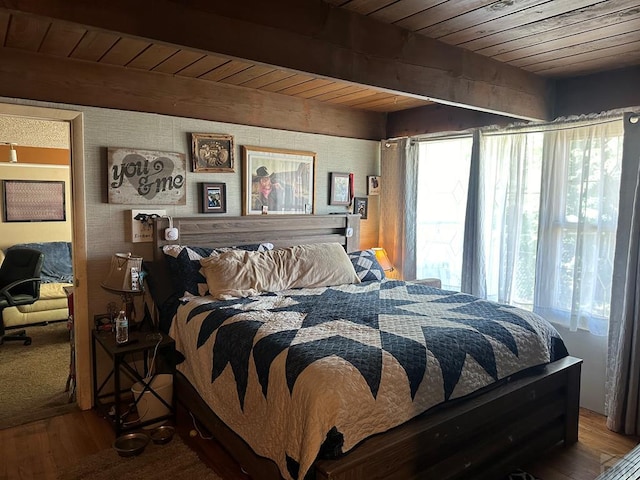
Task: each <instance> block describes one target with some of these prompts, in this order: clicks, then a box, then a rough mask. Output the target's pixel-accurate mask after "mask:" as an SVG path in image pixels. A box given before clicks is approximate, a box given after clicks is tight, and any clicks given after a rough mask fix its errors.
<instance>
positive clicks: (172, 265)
mask: <svg viewBox="0 0 640 480" xmlns="http://www.w3.org/2000/svg"><path fill="white" fill-rule="evenodd" d="M229 250H248V251H257V252H264V251H266V250H273V245H272V244H271V243H260V244H256V245H240V246H237V247H223V248H209V247H194V246H182V245H165V246H164V247H162V251H163V252H164V258H165V260H166V261H167V268H168V269H169V274H170V275H171V278H172V280H173V286H174V288H175V289H176V292H178V293H179V294H180V295H187V294H191V295H195V296H204V295H206V294H207V293H208V291H209V288H208V287H207V279H206V278H204V275H202V274H201V273H200V268H201V265H200V259H201V258H206V257H210V256H211V255H218V254H219V253H222V252H226V251H229Z"/></svg>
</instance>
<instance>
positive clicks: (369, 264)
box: [347, 250, 386, 282]
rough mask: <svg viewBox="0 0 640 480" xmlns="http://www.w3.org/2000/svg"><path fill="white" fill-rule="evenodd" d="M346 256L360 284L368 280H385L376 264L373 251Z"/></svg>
mask: <svg viewBox="0 0 640 480" xmlns="http://www.w3.org/2000/svg"><path fill="white" fill-rule="evenodd" d="M347 255H349V259H350V260H351V263H352V264H353V268H354V269H355V271H356V274H357V275H358V278H359V279H360V281H361V282H368V281H370V280H377V281H380V280H382V279H383V278H386V275H385V274H384V269H383V268H382V266H381V265H380V263H378V259H377V258H376V254H375V252H374V251H373V250H358V251H357V252H351V253H348V254H347Z"/></svg>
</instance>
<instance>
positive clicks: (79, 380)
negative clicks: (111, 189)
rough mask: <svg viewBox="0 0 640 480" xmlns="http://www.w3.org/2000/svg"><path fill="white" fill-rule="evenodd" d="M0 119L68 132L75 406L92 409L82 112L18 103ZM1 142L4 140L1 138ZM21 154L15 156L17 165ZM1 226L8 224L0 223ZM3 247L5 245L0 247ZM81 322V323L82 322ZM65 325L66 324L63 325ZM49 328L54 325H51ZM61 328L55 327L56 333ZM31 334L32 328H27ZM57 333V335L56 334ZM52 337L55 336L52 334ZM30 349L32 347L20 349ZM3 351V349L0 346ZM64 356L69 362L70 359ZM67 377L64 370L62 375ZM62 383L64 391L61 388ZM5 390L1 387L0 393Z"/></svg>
mask: <svg viewBox="0 0 640 480" xmlns="http://www.w3.org/2000/svg"><path fill="white" fill-rule="evenodd" d="M0 116H2V118H7V117H16V118H23V119H31V120H35V119H37V120H44V121H47V120H49V121H52V122H58V123H64V124H65V125H66V127H67V130H68V132H69V133H68V138H67V143H68V145H69V151H70V155H69V158H70V162H69V163H70V164H69V165H68V167H67V168H68V172H67V177H68V182H67V183H68V184H69V189H68V195H67V197H66V201H67V202H68V209H67V210H68V212H69V215H68V217H69V219H70V223H71V233H70V237H71V238H70V243H71V244H72V245H73V248H72V252H73V257H72V268H73V274H74V287H73V309H74V314H75V318H74V320H75V321H74V338H75V340H74V341H73V345H74V347H75V358H76V362H75V364H76V371H75V384H76V392H75V393H76V397H75V398H76V403H77V405H78V406H79V407H80V408H81V409H87V408H90V407H91V391H90V366H89V361H88V360H89V341H88V337H89V328H88V322H87V321H86V318H87V310H88V308H87V293H86V226H85V214H84V203H83V201H82V199H83V198H84V180H83V176H84V154H83V128H82V123H83V122H82V113H81V112H76V111H70V110H61V109H51V108H42V107H33V106H25V105H17V104H0ZM0 141H4V139H0ZM19 161H20V155H18V162H19ZM2 225H3V227H5V226H6V225H7V224H6V223H3V224H2ZM3 248H4V245H3ZM83 319H84V320H83ZM64 323H66V322H64ZM52 325H55V323H54V324H52ZM60 328H61V327H60V326H58V330H59V329H60ZM27 330H28V333H29V330H31V331H32V332H33V329H32V328H31V327H29V326H28V327H27ZM58 333H59V332H58ZM54 335H55V333H54ZM19 346H20V347H21V348H25V349H29V348H31V346H22V345H21V344H20V345H19ZM67 347H68V350H67V352H68V353H67V355H69V357H70V349H71V345H70V344H69V343H67ZM0 348H2V347H0ZM69 357H67V358H68V359H70V358H69ZM67 374H68V362H67V369H66V371H65V373H64V375H65V377H66V375H67ZM64 386H65V385H64V382H63V386H62V387H63V389H64ZM3 388H5V386H4V385H0V391H2V389H3Z"/></svg>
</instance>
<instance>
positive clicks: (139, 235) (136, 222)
mask: <svg viewBox="0 0 640 480" xmlns="http://www.w3.org/2000/svg"><path fill="white" fill-rule="evenodd" d="M166 215H167V211H166V210H150V209H148V208H147V209H144V210H131V242H132V243H143V242H153V222H154V220H155V219H156V218H158V217H164V216H166Z"/></svg>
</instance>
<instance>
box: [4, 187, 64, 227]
mask: <svg viewBox="0 0 640 480" xmlns="http://www.w3.org/2000/svg"><path fill="white" fill-rule="evenodd" d="M2 185H3V189H2V190H3V193H4V221H5V222H64V221H66V219H67V217H66V204H65V183H64V181H62V180H56V181H39V180H3V181H2Z"/></svg>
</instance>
